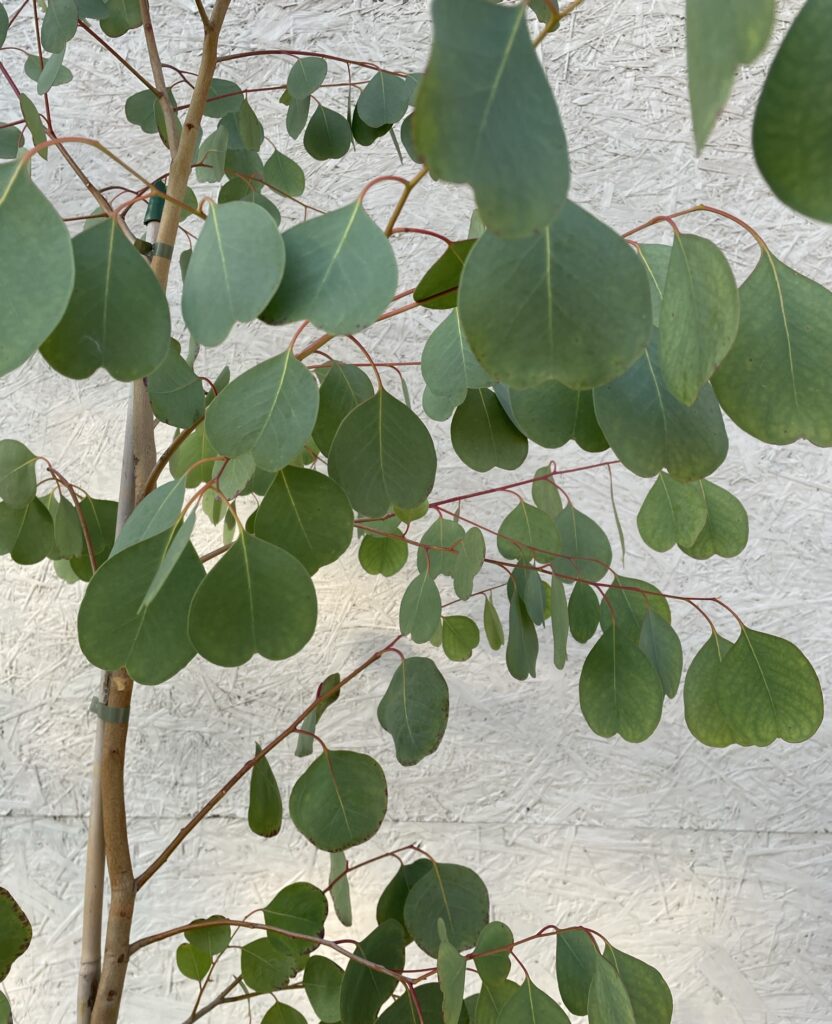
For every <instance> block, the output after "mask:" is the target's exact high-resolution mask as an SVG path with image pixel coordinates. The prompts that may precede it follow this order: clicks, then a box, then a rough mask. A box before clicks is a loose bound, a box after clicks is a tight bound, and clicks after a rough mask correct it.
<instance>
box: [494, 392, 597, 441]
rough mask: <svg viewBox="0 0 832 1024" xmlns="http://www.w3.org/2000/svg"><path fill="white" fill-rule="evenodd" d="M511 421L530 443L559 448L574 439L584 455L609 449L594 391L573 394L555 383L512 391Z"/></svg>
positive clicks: (509, 394) (510, 401)
mask: <svg viewBox="0 0 832 1024" xmlns="http://www.w3.org/2000/svg"><path fill="white" fill-rule="evenodd" d="M508 398H509V403H510V405H511V417H512V419H513V421H514V423H515V425H516V426H517V428H518V429H519V430H521V431H522V432H523V433H524V434H525V435H526V437H528V439H529V440H530V441H534V442H535V443H536V444H539V445H542V446H543V447H544V448H560V447H561V445H564V444H566V442H567V441H568V440H569V439H570V438H574V439H575V440H576V441H577V442H578V444H579V445H580V446H581V448H583V449H584V451H588V452H601V451H603V450H604V449H605V448H608V447H609V445H608V444H607V440H606V438H605V437H604V435H603V433H602V432H601V428H600V427H599V426H598V420H597V419H596V417H595V408H594V406H593V404H592V392H591V391H573V390H572V389H571V388H567V387H565V386H564V385H563V384H559V383H558V382H557V381H556V380H550V381H546V382H545V383H544V384H539V385H537V387H533V388H510V389H509V392H508Z"/></svg>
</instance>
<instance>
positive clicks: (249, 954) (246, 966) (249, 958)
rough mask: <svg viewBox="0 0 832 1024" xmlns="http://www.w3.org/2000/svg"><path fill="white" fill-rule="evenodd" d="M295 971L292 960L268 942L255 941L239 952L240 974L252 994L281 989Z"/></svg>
mask: <svg viewBox="0 0 832 1024" xmlns="http://www.w3.org/2000/svg"><path fill="white" fill-rule="evenodd" d="M295 970H296V965H295V962H294V961H293V959H292V958H291V957H289V956H287V955H286V954H285V953H284V952H283V951H282V950H279V949H277V948H276V947H275V946H273V945H272V943H271V942H269V940H268V939H267V938H266V939H255V940H254V942H249V943H247V944H246V945H245V946H243V948H242V949H241V950H240V973H241V975H242V978H243V981H244V982H245V984H246V985H248V987H249V988H250V989H251V991H252V992H274V991H275V990H276V989H279V988H282V987H283V986H284V985H285V984H286V982H287V981H288V980H289V979H290V978H291V977H292V975H293V974H294V972H295Z"/></svg>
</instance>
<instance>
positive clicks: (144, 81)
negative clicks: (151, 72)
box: [78, 19, 159, 95]
mask: <svg viewBox="0 0 832 1024" xmlns="http://www.w3.org/2000/svg"><path fill="white" fill-rule="evenodd" d="M78 24H79V26H80V27H81V28H82V29H83V30H84V31H85V32H86V33H87V35H88V36H91V37H92V38H93V39H94V40H95V41H96V42H97V43H98V45H99V46H102V47H103V48H104V49H105V50H106V51H107V52H108V53H110V54H112V56H113V57H115V59H116V60H117V61H118V62H119V64H121V66H122V67H124V68H126V69H127V70H128V71H129V72H130V74H131V75H132V76H133V77H134V78H135V79H137V80H138V81H139V82H141V83H142V85H143V86H144V87H145V89H147V90H148V91H149V92H152V93H156V94H157V95H159V93H158V90H157V88H156V87H155V86H154V84H153V83H152V82H151V81H149V80H148V79H147V78H145V77H144V75H143V74H142V73H141V71H139V69H138V68H136V67H134V66H133V65H132V64H131V63H130V61H129V60H127V58H126V57H124V56H123V55H122V54H120V53H119V52H118V50H117V49H116V48H115V47H114V46H111V45H110V44H109V43H108V42H107V40H106V39H105V38H104V37H103V36H100V35H99V34H98V33H97V32H96V31H95V30H94V29H91V28H90V27H89V25H88V24H87V23H86V21H84V20H82V19H79V20H78Z"/></svg>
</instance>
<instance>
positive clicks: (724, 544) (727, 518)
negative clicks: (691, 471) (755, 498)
mask: <svg viewBox="0 0 832 1024" xmlns="http://www.w3.org/2000/svg"><path fill="white" fill-rule="evenodd" d="M691 486H693V487H695V488H696V489H697V490H698V491H699V493H700V501H701V504H702V505H703V506H704V508H705V524H704V526H703V527H702V529H701V530H700V531H699V534H698V535H697V537H696V540H695V541H693V543H691V544H681V543H680V544H679V547H680V548H681V549H682V551H684V553H685V554H686V555H690V557H691V558H699V559H702V558H711V557H712V556H713V555H720V556H721V557H722V558H733V557H734V556H735V555H738V554H739V553H740V552H741V551H742V550H743V548H744V547H745V545H746V544H747V543H748V513H747V512H746V511H745V509H744V508H743V507H742V504H741V503H740V502H739V501H738V500H737V499H736V498H735V497H734V495H733V494H729V492H728V491H726V490H724V489H723V488H722V487H717V485H716V484H712V483H711V481H710V480H699V481H697V482H696V483H695V484H692V485H691Z"/></svg>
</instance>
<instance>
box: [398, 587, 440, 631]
mask: <svg viewBox="0 0 832 1024" xmlns="http://www.w3.org/2000/svg"><path fill="white" fill-rule="evenodd" d="M441 616H442V597H441V595H440V593H439V588H438V587H437V586H436V584H435V583H434V582H433V579H432V578H431V576H430V575H429V574H428V573H427V572H423V573H421V574H420V575H419V576H416V577H415V579H413V580H411V582H410V583H409V584H408V587H407V590H405V592H404V596H403V597H402V602H401V605H400V607H399V632H400V633H401V634H402V635H403V636H409V637H410V638H411V639H412V640H413V642H414V643H417V644H424V643H427V641H428V640H430V638H431V637H432V636H433V634H434V633H435V632H436V627H437V626H438V625H439V620H440V618H441Z"/></svg>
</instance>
